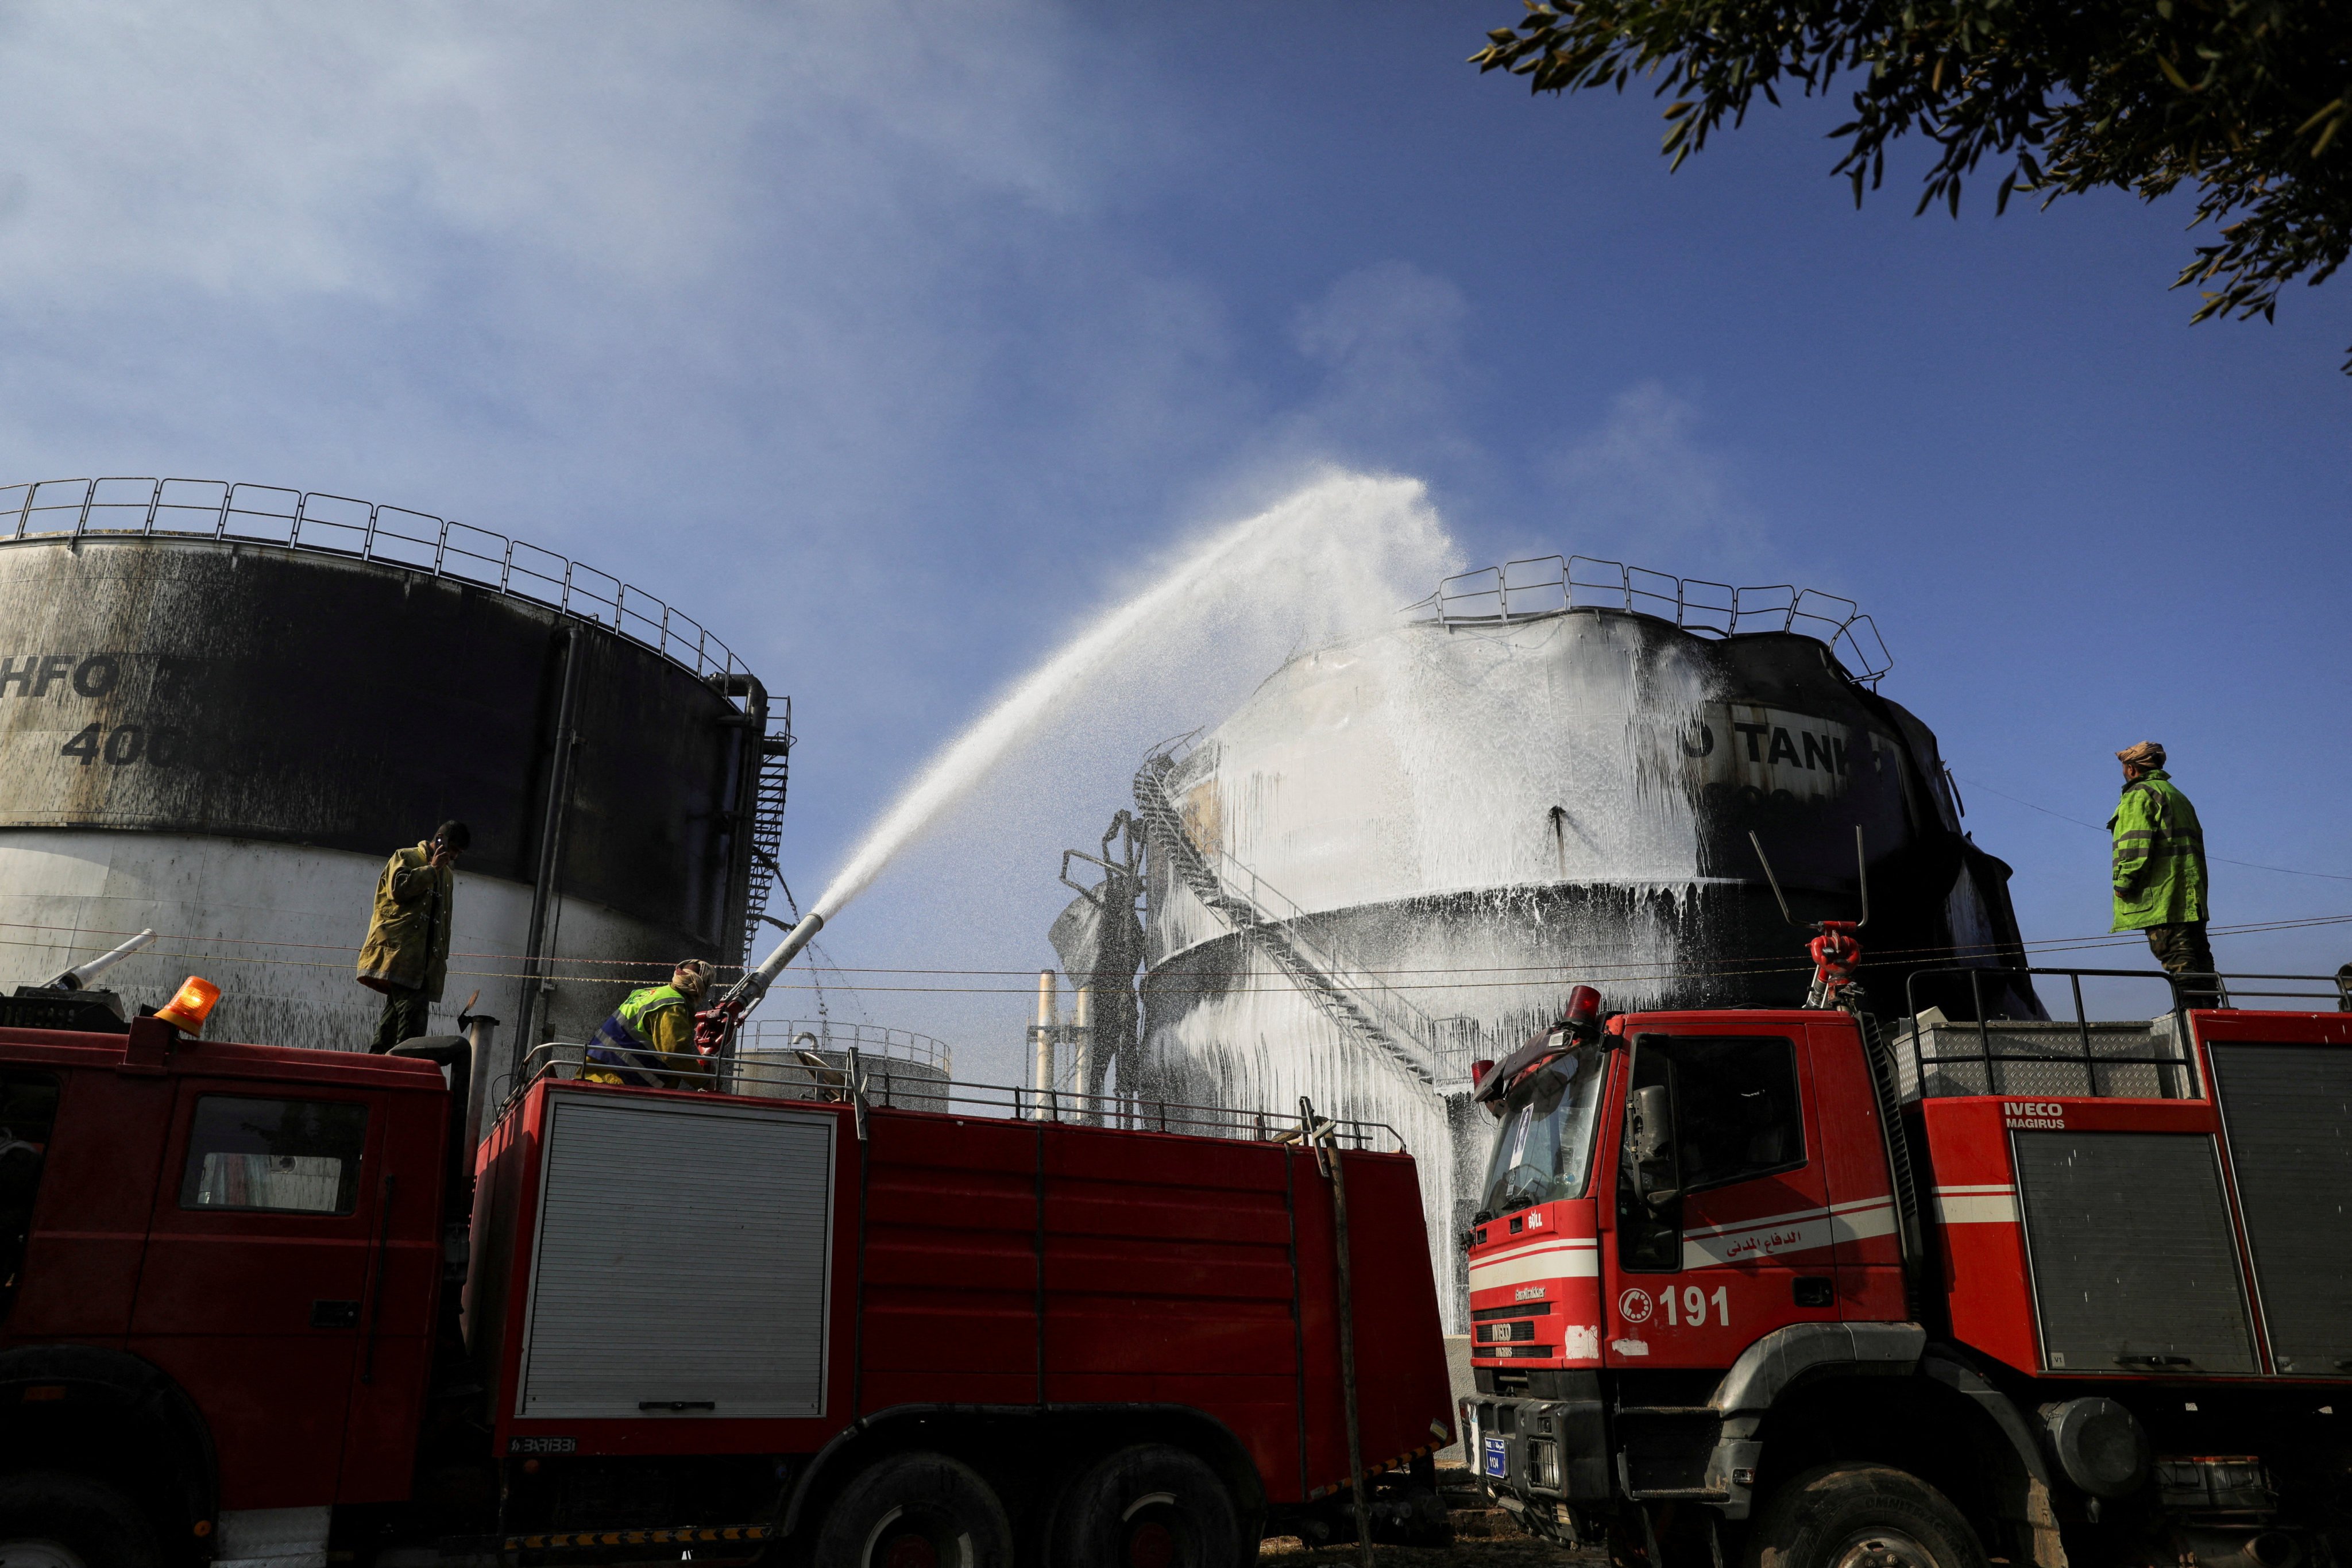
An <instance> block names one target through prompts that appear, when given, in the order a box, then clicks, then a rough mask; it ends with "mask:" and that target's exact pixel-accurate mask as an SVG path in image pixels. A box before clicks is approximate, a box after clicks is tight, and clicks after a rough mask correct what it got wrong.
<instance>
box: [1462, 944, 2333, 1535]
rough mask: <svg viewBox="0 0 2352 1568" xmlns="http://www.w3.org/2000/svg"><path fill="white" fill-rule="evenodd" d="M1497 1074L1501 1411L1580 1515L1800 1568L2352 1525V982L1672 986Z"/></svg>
mask: <svg viewBox="0 0 2352 1568" xmlns="http://www.w3.org/2000/svg"><path fill="white" fill-rule="evenodd" d="M2034 973H2065V972H2049V971H2036V972H2034ZM2078 979H2079V974H2078ZM2323 984H2328V985H2330V986H2331V987H2332V984H2333V983H2332V981H2331V982H2326V983H2323ZM1494 1070H1495V1071H1496V1072H1499V1073H1507V1074H1509V1075H1511V1081H1509V1082H1508V1083H1507V1092H1504V1093H1501V1094H1498V1095H1495V1096H1491V1097H1489V1098H1490V1099H1491V1100H1493V1101H1494V1103H1495V1106H1496V1109H1497V1110H1499V1113H1500V1124H1499V1126H1498V1128H1497V1131H1496V1143H1495V1148H1494V1153H1493V1157H1492V1160H1491V1162H1490V1164H1489V1169H1488V1173H1487V1179H1486V1191H1485V1194H1484V1196H1483V1199H1482V1207H1481V1209H1480V1210H1479V1212H1478V1214H1477V1215H1476V1219H1475V1225H1474V1227H1473V1229H1472V1231H1471V1232H1470V1234H1469V1235H1468V1237H1466V1238H1465V1240H1466V1243H1467V1247H1468V1252H1469V1280H1470V1309H1471V1311H1470V1316H1471V1319H1472V1331H1473V1337H1474V1344H1473V1348H1472V1354H1473V1364H1474V1365H1475V1368H1476V1380H1477V1388H1478V1396H1477V1397H1476V1398H1475V1399H1473V1400H1468V1401H1465V1406H1464V1411H1463V1415H1464V1422H1465V1433H1466V1434H1467V1436H1468V1442H1469V1451H1470V1455H1471V1458H1472V1463H1473V1464H1474V1465H1475V1467H1476V1468H1477V1469H1478V1470H1479V1472H1480V1474H1481V1476H1482V1479H1484V1481H1485V1483H1486V1486H1487V1487H1488V1488H1489V1489H1491V1490H1492V1491H1493V1492H1494V1493H1495V1494H1496V1497H1497V1500H1499V1501H1500V1502H1501V1503H1502V1504H1503V1505H1504V1506H1505V1507H1506V1508H1507V1509H1508V1510H1511V1511H1513V1512H1514V1513H1515V1514H1516V1515H1517V1517H1518V1518H1519V1519H1520V1520H1521V1521H1523V1522H1524V1523H1525V1524H1527V1525H1528V1528H1530V1529H1531V1530H1534V1531H1537V1532H1538V1533H1541V1534H1546V1535H1550V1536H1553V1537H1556V1538H1558V1539H1560V1540H1563V1541H1571V1542H1603V1541H1605V1542H1607V1543H1608V1544H1609V1545H1610V1547H1611V1548H1612V1552H1613V1553H1614V1554H1615V1555H1616V1556H1617V1558H1618V1559H1619V1560H1620V1561H1622V1562H1641V1563H1650V1564H1658V1563H1668V1562H1670V1563H1692V1564H1699V1563H1726V1562H1728V1561H1730V1560H1731V1559H1732V1558H1734V1557H1735V1556H1736V1557H1738V1558H1739V1559H1740V1560H1741V1561H1743V1562H1747V1563H1771V1564H1773V1565H1774V1568H1780V1565H1783V1564H1785V1565H1786V1568H1832V1565H1844V1568H1856V1565H1858V1564H1860V1563H1864V1562H1868V1563H1872V1564H1874V1565H1877V1568H1980V1565H1982V1564H1984V1563H1989V1562H1991V1561H1995V1560H2002V1561H2007V1562H2009V1563H2027V1562H2031V1563H2035V1564H2038V1565H2039V1568H2063V1564H2065V1563H2069V1562H2070V1561H2071V1562H2074V1563H2090V1562H2100V1563H2109V1562H2112V1563H2200V1564H2206V1565H2209V1568H2210V1565H2217V1564H2221V1563H2228V1564H2231V1565H2232V1568H2291V1565H2292V1564H2294V1563H2302V1562H2319V1561H2322V1560H2324V1559H2325V1558H2326V1557H2327V1556H2328V1555H2329V1554H2330V1553H2332V1552H2336V1553H2340V1552H2352V1510H2347V1499H2352V1469H2347V1466H2352V1426H2347V1423H2352V1404H2347V1405H2344V1406H2343V1414H2342V1415H2339V1414H2338V1403H2339V1401H2340V1400H2342V1399H2343V1398H2344V1397H2345V1396H2346V1395H2352V1267H2347V1264H2346V1262H2345V1259H2346V1258H2347V1257H2352V1013H2347V1012H2340V1011H2329V1012H2283V1011H2242V1010H2229V1009H2219V1010H2195V1011H2192V1010H2187V1009H2181V1008H2176V1009H2175V1010H2174V1011H2172V1012H2170V1013H2168V1014H2165V1015H2163V1016H2159V1017H2158V1018H2157V1019H2156V1020H2155V1021H2154V1022H2153V1023H2147V1022H2126V1023H2114V1024H2111V1023H2092V1022H2086V1021H2084V1020H2082V1019H2080V1018H2079V1017H2078V1018H2077V1020H2076V1021H2074V1022H2067V1023H2051V1022H2045V1021H2042V1020H1989V1021H1986V1022H1983V1023H1978V1022H1967V1023H1954V1022H1951V1021H1948V1020H1947V1019H1946V1018H1944V1016H1942V1014H1940V1013H1939V1012H1937V1011H1935V1010H1933V1009H1929V1010H1927V1011H1924V1012H1922V1013H1919V1014H1917V1015H1916V1016H1915V1017H1914V1019H1913V1021H1912V1023H1911V1025H1910V1026H1909V1027H1907V1028H1906V1029H1905V1030H1904V1031H1903V1032H1901V1033H1900V1034H1899V1035H1897V1036H1896V1037H1895V1038H1894V1039H1892V1040H1885V1039H1883V1038H1882V1037H1880V1035H1879V1032H1878V1029H1877V1026H1876V1025H1875V1024H1874V1022H1873V1021H1872V1020H1870V1019H1869V1018H1868V1017H1867V1016H1862V1015H1860V1014H1858V1013H1853V1014H1850V1013H1847V1012H1843V1011H1828V1010H1804V1011H1797V1010H1790V1011H1719V1012H1688V1013H1654V1014H1634V1015H1625V1016H1618V1017H1615V1018H1612V1019H1610V1020H1609V1021H1608V1023H1607V1025H1606V1026H1605V1029H1604V1028H1599V1027H1595V1028H1591V1029H1589V1030H1586V1031H1582V1032H1581V1037H1579V1031H1576V1030H1573V1029H1567V1030H1562V1031H1559V1032H1556V1033H1555V1035H1554V1036H1552V1037H1549V1040H1548V1041H1546V1040H1539V1041H1538V1042H1533V1043H1531V1044H1530V1046H1529V1047H1528V1048H1527V1049H1524V1050H1522V1051H1521V1052H1520V1053H1518V1055H1517V1057H1515V1058H1512V1059H1511V1060H1509V1061H1507V1062H1505V1063H1504V1064H1503V1065H1502V1066H1501V1067H1500V1068H1496V1069H1494Z"/></svg>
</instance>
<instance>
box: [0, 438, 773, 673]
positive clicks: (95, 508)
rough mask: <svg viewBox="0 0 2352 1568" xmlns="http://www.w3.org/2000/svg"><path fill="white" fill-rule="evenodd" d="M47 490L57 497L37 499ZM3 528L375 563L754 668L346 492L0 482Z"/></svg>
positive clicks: (714, 662) (466, 535)
mask: <svg viewBox="0 0 2352 1568" xmlns="http://www.w3.org/2000/svg"><path fill="white" fill-rule="evenodd" d="M108 487H118V488H116V489H109V488H108ZM45 491H47V492H51V493H52V494H54V495H55V496H56V497H57V498H58V499H55V500H50V499H45V497H44V494H43V492H45ZM19 492H21V495H20V496H19V499H18V500H16V502H14V503H13V504H12V503H10V502H9V501H8V500H7V498H8V497H9V496H11V495H19ZM60 512H63V513H70V514H71V521H69V522H68V521H66V520H65V519H63V518H59V519H58V523H59V526H58V527H55V528H46V527H44V528H36V527H35V526H34V521H35V519H36V518H37V517H42V516H44V514H51V513H60ZM12 513H13V514H14V515H13V526H11V523H10V521H9V520H10V517H11V514H12ZM117 520H119V521H117ZM0 530H6V531H5V534H0V544H13V543H16V542H21V541H29V540H35V539H55V538H59V537H66V538H72V539H81V538H84V537H86V536H89V535H92V534H105V535H114V536H121V535H131V536H135V537H138V538H142V539H146V538H161V539H211V540H215V541H221V542H226V541H231V540H235V541H237V542H252V543H257V544H275V545H280V546H283V547H285V548H287V549H289V550H298V551H307V552H313V553H316V554H320V555H332V556H336V557H339V558H341V559H342V560H346V561H351V560H358V561H373V562H377V563H382V564H383V565H387V566H400V567H405V568H406V569H408V570H409V571H412V572H423V573H425V574H428V575H430V576H434V577H447V578H450V579H452V580H454V581H457V582H461V583H467V584H472V585H473V586H475V587H478V588H491V589H495V590H496V591H497V592H499V593H500V594H503V595H506V596H507V597H509V598H510V599H521V600H524V601H526V602H528V603H530V604H536V605H546V606H548V607H549V608H551V609H553V610H556V611H557V612H559V613H561V614H562V615H565V616H571V617H572V619H574V620H579V621H585V622H587V623H588V624H590V625H592V626H603V627H604V629H605V630H607V631H612V632H618V633H619V634H620V635H621V636H623V637H626V638H628V639H629V640H630V641H631V642H634V643H636V644H637V645H639V646H640V647H648V648H651V649H653V650H654V652H656V653H657V654H659V655H660V656H661V657H662V658H666V659H667V660H669V661H670V662H671V663H672V664H675V665H677V667H678V668H681V669H684V670H687V671H688V672H690V673H691V674H693V675H695V676H697V677H698V678H705V679H707V678H709V677H711V676H720V677H729V676H749V675H750V674H751V671H750V670H749V669H747V668H744V666H743V665H742V664H741V663H740V662H739V661H738V660H737V659H736V658H735V655H734V652H733V650H732V649H730V648H729V647H728V646H727V645H726V644H725V643H723V642H720V641H719V639H718V638H717V637H713V636H711V635H710V633H709V631H708V630H707V629H705V628H704V627H703V626H702V625H701V623H699V622H698V621H696V620H694V619H692V618H691V617H689V616H686V615H683V614H681V613H680V612H678V611H677V610H674V609H672V608H671V607H670V606H669V605H666V604H664V603H663V602H662V601H661V600H659V599H656V598H655V597H654V596H653V595H651V594H648V593H646V591H645V590H643V589H642V588H633V587H631V586H629V585H628V584H625V583H624V582H622V581H621V580H620V579H619V578H617V577H614V576H611V575H608V574H605V573H603V572H599V571H597V570H596V569H595V568H594V567H593V566H583V565H582V564H581V563H578V562H576V561H572V560H569V559H567V558H566V557H564V556H562V555H558V554H556V553H555V552H553V551H551V550H542V549H541V548H540V547H539V546H538V545H536V544H530V543H527V542H524V541H522V540H520V539H510V538H509V537H508V536H507V535H505V534H503V533H492V532H491V531H489V530H488V529H484V528H476V527H475V526H474V525H473V524H471V523H467V522H457V521H454V520H451V519H446V518H440V517H436V516H434V515H433V514H432V513H430V512H422V511H410V510H407V509H406V508H405V507H396V506H380V505H378V504H376V503H374V502H373V501H363V500H354V499H352V497H350V496H338V495H329V494H327V493H325V492H324V491H320V490H290V489H284V488H283V487H280V486H277V485H255V484H246V483H242V482H236V483H233V482H231V481H228V480H226V479H132V478H123V477H110V478H106V479H40V480H36V481H35V482H33V483H31V484H18V485H0Z"/></svg>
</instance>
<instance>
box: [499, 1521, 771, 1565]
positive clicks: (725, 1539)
mask: <svg viewBox="0 0 2352 1568" xmlns="http://www.w3.org/2000/svg"><path fill="white" fill-rule="evenodd" d="M773 1534H775V1527H774V1526H772V1525H766V1524H729V1525H677V1526H675V1527H673V1528H671V1529H667V1530H573V1531H546V1532H544V1533H541V1534H535V1535H509V1536H508V1537H507V1538H506V1551H507V1552H508V1553H509V1560H511V1554H512V1553H514V1552H533V1553H541V1552H562V1553H565V1554H567V1555H594V1556H599V1557H610V1556H612V1555H613V1554H614V1552H625V1550H626V1549H627V1548H630V1547H645V1546H655V1547H665V1548H669V1549H670V1550H667V1551H664V1552H657V1553H655V1554H654V1555H655V1556H658V1557H661V1558H664V1559H672V1558H675V1557H677V1548H681V1547H688V1546H694V1547H702V1546H719V1545H726V1544H729V1543H730V1542H731V1543H735V1544H739V1545H740V1546H742V1547H743V1548H744V1551H743V1552H742V1555H743V1556H745V1557H751V1556H752V1555H754V1554H756V1553H757V1552H758V1551H759V1549H760V1543H761V1542H765V1541H766V1540H768V1539H769V1538H770V1537H771V1536H772V1535H773ZM708 1555H709V1554H708V1553H700V1552H698V1553H697V1556H696V1561H698V1562H700V1561H702V1560H703V1559H704V1557H706V1556H708Z"/></svg>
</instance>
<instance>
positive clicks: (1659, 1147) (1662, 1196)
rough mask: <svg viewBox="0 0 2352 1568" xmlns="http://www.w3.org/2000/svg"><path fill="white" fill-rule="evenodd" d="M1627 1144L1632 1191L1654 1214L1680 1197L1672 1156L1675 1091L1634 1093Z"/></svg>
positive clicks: (1654, 1087)
mask: <svg viewBox="0 0 2352 1568" xmlns="http://www.w3.org/2000/svg"><path fill="white" fill-rule="evenodd" d="M1629 1109H1630V1110H1631V1113H1632V1114H1631V1125H1630V1126H1629V1128H1628V1133H1629V1136H1628V1138H1627V1140H1626V1142H1627V1144H1628V1147H1629V1150H1630V1152H1631V1153H1632V1155H1633V1191H1634V1193H1635V1194H1637V1195H1639V1196H1640V1198H1641V1200H1642V1201H1643V1203H1644V1204H1646V1205H1649V1208H1650V1212H1651V1213H1653V1214H1656V1213H1659V1212H1661V1211H1663V1210H1664V1208H1665V1207H1666V1205H1669V1204H1671V1203H1673V1202H1674V1201H1675V1199H1677V1198H1679V1197H1681V1196H1682V1194H1683V1182H1682V1170H1681V1162H1680V1160H1678V1159H1677V1158H1676V1156H1675V1098H1674V1091H1673V1090H1672V1089H1669V1088H1667V1086H1666V1085H1664V1084H1663V1083H1653V1084H1645V1085H1643V1087H1642V1088H1640V1089H1635V1090H1634V1091H1633V1103H1632V1105H1631V1106H1630V1108H1629Z"/></svg>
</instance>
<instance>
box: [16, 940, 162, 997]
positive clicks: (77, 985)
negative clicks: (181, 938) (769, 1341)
mask: <svg viewBox="0 0 2352 1568" xmlns="http://www.w3.org/2000/svg"><path fill="white" fill-rule="evenodd" d="M154 940H155V933H154V932H153V931H141V932H140V933H139V934H138V935H137V936H134V937H132V938H131V940H130V941H129V942H124V943H123V944H122V945H121V947H118V948H116V949H114V950H113V951H112V952H101V953H100V954H99V955H98V956H97V957H96V958H93V959H91V960H90V961H89V963H84V964H79V965H77V966H76V967H74V968H72V969H68V970H67V971H66V972H65V973H63V974H60V975H58V977H57V978H56V979H55V980H52V981H50V982H49V983H48V984H47V986H46V987H44V989H46V990H50V991H79V990H80V989H81V988H82V987H83V986H85V985H88V984H89V983H90V982H91V981H93V980H95V979H97V978H98V977H99V976H100V975H101V974H103V973H106V972H107V971H108V970H110V969H111V968H113V967H114V966H115V965H116V964H118V963H121V962H122V961H123V960H124V959H126V958H128V957H130V956H131V954H132V953H134V952H138V951H139V950H140V949H141V948H142V947H145V946H146V945H147V944H148V943H149V942H153V941H154Z"/></svg>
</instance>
